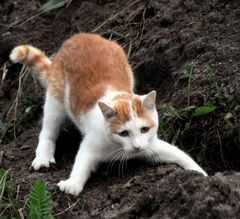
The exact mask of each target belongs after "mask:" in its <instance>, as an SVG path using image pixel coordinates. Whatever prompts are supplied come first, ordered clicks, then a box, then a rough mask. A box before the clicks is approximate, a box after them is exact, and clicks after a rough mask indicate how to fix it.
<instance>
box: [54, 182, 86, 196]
mask: <svg viewBox="0 0 240 219" xmlns="http://www.w3.org/2000/svg"><path fill="white" fill-rule="evenodd" d="M57 185H58V187H59V189H60V190H61V191H62V192H66V193H68V194H70V195H74V196H77V195H79V194H80V192H81V191H82V190H83V187H82V186H81V185H80V183H79V180H77V179H74V178H69V179H67V180H62V181H60V182H59V183H58V184H57Z"/></svg>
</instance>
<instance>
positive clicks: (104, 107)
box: [98, 102, 117, 120]
mask: <svg viewBox="0 0 240 219" xmlns="http://www.w3.org/2000/svg"><path fill="white" fill-rule="evenodd" d="M98 106H99V108H100V109H101V111H102V114H103V116H104V118H105V119H106V120H109V119H111V118H113V117H114V116H116V115H117V113H116V112H115V111H114V110H113V108H112V107H111V106H109V105H108V104H106V103H104V102H98Z"/></svg>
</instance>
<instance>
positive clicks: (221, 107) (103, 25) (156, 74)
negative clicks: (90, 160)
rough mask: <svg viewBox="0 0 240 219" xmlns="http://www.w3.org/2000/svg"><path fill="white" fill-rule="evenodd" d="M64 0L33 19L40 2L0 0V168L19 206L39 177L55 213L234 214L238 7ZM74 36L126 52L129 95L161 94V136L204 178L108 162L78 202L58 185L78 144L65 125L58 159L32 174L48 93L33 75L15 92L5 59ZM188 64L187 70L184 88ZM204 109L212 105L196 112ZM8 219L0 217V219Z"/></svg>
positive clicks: (200, 1)
mask: <svg viewBox="0 0 240 219" xmlns="http://www.w3.org/2000/svg"><path fill="white" fill-rule="evenodd" d="M68 2H69V4H67V5H64V6H63V7H62V8H59V9H56V10H52V11H50V12H47V13H43V14H42V15H41V16H35V15H36V14H37V13H38V12H39V10H40V8H41V6H42V5H43V4H44V3H46V1H43V0H39V1H34V0H30V1H23V0H14V1H13V0H8V1H3V2H0V74H1V75H0V76H1V78H2V80H1V85H0V119H1V124H0V125H1V126H0V130H1V133H0V134H1V136H0V137H1V148H0V154H2V159H0V162H1V163H0V165H1V167H2V168H4V169H6V170H9V175H10V177H11V180H12V181H13V183H14V185H15V186H16V187H18V189H19V193H18V199H19V200H21V201H22V202H23V203H24V201H25V200H26V197H27V194H28V193H29V189H30V187H31V183H32V182H33V181H34V180H35V179H37V178H41V179H43V180H44V181H45V182H46V183H47V188H48V190H49V191H50V192H51V194H52V198H53V201H54V208H53V215H55V217H56V218H155V219H156V218H167V219H170V218H176V219H178V218H199V219H203V218H224V219H227V218H240V172H239V171H240V115H239V112H240V77H239V76H240V1H239V0H208V1H207V0H186V1H184V0H162V1H160V0H159V1H157V0H148V1H147V0H146V1H143V0H137V1H127V0H121V1H120V0H115V1H113V0H92V1H90V0H89V1H77V0H75V1H71V2H70V1H68ZM33 16H35V17H33ZM78 32H95V33H99V34H101V35H103V36H104V37H106V38H111V39H114V40H117V41H118V42H119V43H120V44H121V45H122V46H123V47H124V49H125V51H126V53H127V54H128V55H129V61H130V63H131V65H132V67H133V71H134V74H135V77H136V80H137V85H136V92H137V93H139V94H144V93H146V92H149V91H151V90H153V89H155V90H156V91H157V94H158V98H157V109H158V111H159V117H160V129H159V136H160V137H161V138H162V139H164V140H166V141H168V142H170V143H173V144H176V145H178V146H179V147H180V148H181V149H182V150H184V151H186V152H187V153H189V154H190V155H191V156H192V157H193V158H194V159H195V160H196V161H197V162H198V163H199V164H200V165H201V166H202V167H203V168H204V169H205V170H206V171H207V172H208V173H209V175H210V176H209V177H204V176H202V175H201V174H198V173H196V172H193V171H184V170H182V169H181V168H180V167H178V166H176V165H174V164H157V165H154V164H150V163H144V162H140V161H137V160H133V161H128V162H127V164H126V163H123V164H122V163H119V162H116V163H115V164H114V165H113V166H111V165H109V164H103V165H102V166H101V167H100V169H99V170H98V171H97V172H96V173H94V174H92V176H91V178H90V180H89V181H88V182H87V184H86V186H85V188H84V191H83V192H82V193H81V194H80V195H79V196H78V197H73V196H70V195H66V194H64V193H61V192H60V191H59V190H58V188H57V187H56V183H57V182H59V181H60V180H62V179H65V178H67V177H68V175H69V173H70V170H71V167H72V165H73V161H74V156H75V154H76V151H77V149H78V145H79V142H80V141H81V136H80V133H78V131H77V130H76V129H75V128H74V127H73V125H72V124H71V123H70V122H68V123H67V124H66V125H64V127H63V130H62V132H61V133H60V137H59V139H58V142H57V151H56V160H57V163H56V164H55V165H53V166H52V167H50V168H49V169H42V170H40V171H33V170H31V169H30V165H31V162H32V160H33V158H34V151H35V148H36V145H37V139H38V135H39V131H40V127H41V115H42V106H43V97H44V90H43V89H42V88H41V87H40V85H39V84H38V83H37V82H36V81H35V79H34V78H33V77H32V76H31V75H30V74H28V75H27V76H26V77H23V80H22V81H21V82H22V83H21V84H20V86H19V74H20V70H21V66H20V65H13V64H12V63H10V62H9V60H8V56H9V53H10V51H11V49H12V48H13V47H15V46H17V45H19V44H31V45H34V46H36V47H38V48H40V49H41V50H43V51H45V52H46V54H47V55H49V56H50V55H52V54H53V53H54V52H56V51H57V50H58V48H59V46H60V45H61V43H62V42H63V41H64V40H65V39H67V38H69V37H70V36H72V35H73V34H74V33H78ZM70 55H71V54H70ZM189 66H192V68H193V69H194V73H195V74H194V77H192V80H191V84H190V88H189V87H188V79H189V77H188V75H187V73H186V72H187V68H188V67H189ZM14 100H17V103H16V102H15V103H16V104H15V105H14ZM11 106H13V107H11ZM202 106H214V110H213V111H212V112H209V113H204V114H202V115H200V116H199V115H198V116H196V115H195V114H194V110H196V108H198V107H202ZM23 214H26V212H24V211H23ZM11 216H12V215H11V211H6V212H5V213H4V214H3V213H1V212H0V218H2V217H5V218H11Z"/></svg>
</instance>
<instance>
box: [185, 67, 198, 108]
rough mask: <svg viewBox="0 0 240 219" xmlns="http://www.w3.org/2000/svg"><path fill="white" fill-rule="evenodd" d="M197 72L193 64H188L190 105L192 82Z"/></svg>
mask: <svg viewBox="0 0 240 219" xmlns="http://www.w3.org/2000/svg"><path fill="white" fill-rule="evenodd" d="M195 74H196V71H195V68H194V66H193V64H188V65H187V66H186V76H187V77H188V87H187V90H188V106H190V90H191V83H192V80H193V78H194V76H195Z"/></svg>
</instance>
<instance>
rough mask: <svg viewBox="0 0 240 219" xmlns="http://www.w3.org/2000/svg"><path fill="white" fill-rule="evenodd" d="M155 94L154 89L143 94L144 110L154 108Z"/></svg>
mask: <svg viewBox="0 0 240 219" xmlns="http://www.w3.org/2000/svg"><path fill="white" fill-rule="evenodd" d="M156 95H157V93H156V91H155V90H153V91H151V92H150V93H148V94H147V95H145V96H144V97H143V99H142V107H143V108H144V109H146V110H153V109H154V108H155V102H156Z"/></svg>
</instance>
